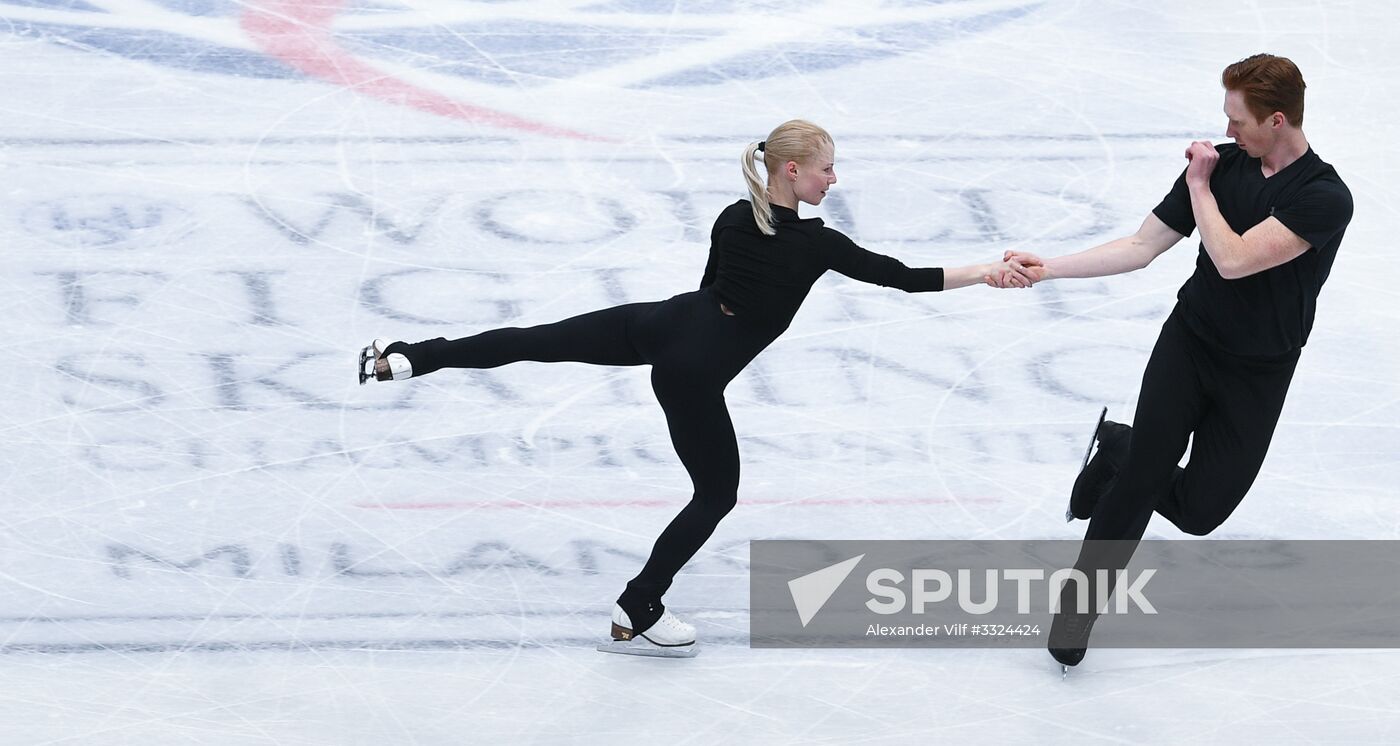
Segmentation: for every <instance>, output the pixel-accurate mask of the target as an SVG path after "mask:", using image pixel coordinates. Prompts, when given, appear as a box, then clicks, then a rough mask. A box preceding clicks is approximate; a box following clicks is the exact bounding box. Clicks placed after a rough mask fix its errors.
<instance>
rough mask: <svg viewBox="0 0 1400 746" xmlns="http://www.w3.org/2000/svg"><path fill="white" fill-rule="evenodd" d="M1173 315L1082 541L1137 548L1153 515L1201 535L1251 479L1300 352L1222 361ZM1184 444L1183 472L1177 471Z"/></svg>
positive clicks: (1219, 354) (1227, 510) (1223, 514)
mask: <svg viewBox="0 0 1400 746" xmlns="http://www.w3.org/2000/svg"><path fill="white" fill-rule="evenodd" d="M1181 314H1182V311H1181V309H1180V308H1179V307H1178V308H1177V309H1176V310H1174V311H1172V314H1171V315H1170V316H1169V317H1167V321H1166V323H1164V324H1163V325H1162V334H1161V336H1159V337H1158V338H1157V345H1156V347H1154V348H1153V350H1152V356H1151V358H1149V359H1148V361H1147V370H1146V371H1144V373H1143V376H1142V391H1141V393H1140V394H1139V395H1138V406H1137V413H1136V414H1135V415H1134V417H1133V438H1132V443H1131V445H1130V447H1129V449H1128V458H1127V461H1126V462H1125V463H1124V465H1123V468H1122V470H1121V471H1120V472H1119V477H1118V482H1117V484H1115V485H1114V487H1113V489H1112V490H1110V491H1109V493H1108V494H1107V495H1105V496H1104V497H1103V498H1102V499H1100V500H1099V503H1098V505H1097V506H1096V507H1095V508H1094V515H1093V517H1092V518H1090V520H1089V529H1088V532H1087V533H1086V534H1085V537H1084V538H1085V539H1129V540H1137V539H1140V538H1142V535H1143V532H1145V531H1146V530H1147V523H1148V520H1149V519H1150V518H1151V517H1152V512H1153V510H1154V509H1155V510H1156V511H1157V512H1158V513H1160V514H1161V515H1163V516H1165V517H1166V518H1167V520H1170V521H1171V522H1172V523H1174V524H1176V526H1177V528H1180V529H1181V530H1182V531H1185V532H1186V533H1188V534H1196V535H1198V536H1204V535H1206V534H1209V533H1210V532H1211V531H1213V530H1215V528H1216V527H1217V526H1219V525H1220V524H1221V523H1223V522H1224V521H1225V519H1226V518H1228V517H1229V516H1230V514H1231V513H1233V512H1234V510H1235V507H1236V506H1238V505H1239V504H1240V500H1242V499H1243V498H1244V495H1245V493H1246V492H1248V491H1249V488H1250V486H1251V485H1253V484H1254V478H1255V477H1256V476H1258V475H1259V467H1260V466H1261V465H1262V464H1263V463H1264V456H1265V455H1266V454H1267V453H1268V450H1269V441H1270V440H1272V438H1273V435H1274V427H1275V426H1276V425H1277V424H1278V418H1279V414H1280V412H1281V411H1282V410H1283V401H1284V397H1285V396H1286V395H1287V394H1288V385H1289V383H1290V382H1291V381H1292V380H1293V370H1294V368H1296V367H1297V365H1298V355H1299V352H1300V351H1299V350H1293V351H1292V352H1289V353H1286V354H1284V355H1281V356H1278V357H1275V358H1253V357H1240V356H1236V355H1231V354H1230V353H1228V352H1225V351H1224V350H1221V349H1219V348H1217V347H1215V346H1213V345H1211V344H1210V343H1208V342H1205V341H1203V340H1201V339H1200V338H1199V337H1198V336H1197V335H1196V334H1195V333H1194V332H1192V331H1191V329H1190V328H1189V327H1188V326H1187V325H1186V322H1185V321H1184V320H1183V319H1182V317H1181ZM1188 438H1193V440H1192V443H1191V458H1190V460H1189V461H1188V462H1187V465H1186V467H1185V468H1184V469H1183V468H1179V467H1178V466H1177V462H1178V461H1180V460H1181V456H1182V454H1183V453H1185V452H1186V443H1187V439H1188Z"/></svg>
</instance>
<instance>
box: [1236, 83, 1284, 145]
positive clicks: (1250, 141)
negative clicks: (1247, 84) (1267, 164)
mask: <svg viewBox="0 0 1400 746" xmlns="http://www.w3.org/2000/svg"><path fill="white" fill-rule="evenodd" d="M1225 117H1226V119H1228V120H1229V122H1230V123H1229V125H1227V126H1226V127H1225V136H1226V137H1233V138H1235V144H1236V145H1239V146H1240V149H1241V150H1243V151H1244V152H1246V153H1248V154H1249V156H1250V157H1251V158H1262V157H1263V156H1264V154H1265V153H1267V152H1269V150H1270V149H1272V148H1273V146H1274V140H1275V139H1276V138H1277V130H1276V129H1275V128H1274V127H1273V126H1272V125H1273V120H1274V118H1273V117H1272V116H1268V117H1265V118H1264V120H1263V121H1262V122H1261V121H1259V120H1258V119H1256V118H1255V117H1254V113H1253V112H1251V111H1250V110H1249V107H1248V106H1246V105H1245V103H1244V93H1242V92H1240V91H1226V92H1225Z"/></svg>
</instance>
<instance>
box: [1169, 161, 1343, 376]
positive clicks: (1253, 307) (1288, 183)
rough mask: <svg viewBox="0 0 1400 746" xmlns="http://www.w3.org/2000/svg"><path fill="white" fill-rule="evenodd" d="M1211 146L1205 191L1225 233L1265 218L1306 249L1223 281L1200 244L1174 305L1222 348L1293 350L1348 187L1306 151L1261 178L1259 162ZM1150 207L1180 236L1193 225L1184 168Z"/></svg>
mask: <svg viewBox="0 0 1400 746" xmlns="http://www.w3.org/2000/svg"><path fill="white" fill-rule="evenodd" d="M1216 150H1217V151H1218V152H1219V153H1220V160H1219V161H1218V162H1217V163H1216V165H1215V170H1214V171H1213V172H1212V173H1211V176H1210V191H1211V193H1212V194H1214V195H1215V201H1216V203H1217V204H1218V205H1219V206H1220V214H1221V215H1223V216H1224V217H1225V221H1226V222H1227V223H1229V224H1230V228H1231V230H1233V231H1234V232H1235V233H1238V234H1240V235H1244V233H1245V231H1248V230H1249V229H1250V228H1253V227H1254V226H1256V225H1258V224H1259V223H1262V222H1264V221H1265V220H1267V219H1268V218H1269V217H1270V216H1273V217H1275V218H1278V220H1279V222H1281V223H1283V225H1284V226H1285V227H1287V228H1288V229H1289V230H1290V231H1293V232H1294V233H1295V234H1297V235H1298V236H1300V237H1301V238H1302V239H1303V240H1304V241H1307V242H1308V244H1310V245H1311V248H1309V249H1308V250H1307V251H1305V252H1303V253H1302V254H1301V255H1300V256H1298V257H1297V258H1295V259H1293V260H1292V261H1289V262H1285V263H1283V264H1281V265H1279V266H1277V267H1274V268H1272V269H1268V270H1265V271H1263V272H1256V273H1255V274H1252V275H1249V276H1248V277H1241V278H1239V279H1236V280H1226V279H1224V278H1222V277H1221V276H1220V272H1219V271H1217V270H1216V268H1215V263H1214V262H1212V261H1211V258H1210V255H1209V254H1207V253H1206V248H1205V244H1204V243H1202V244H1201V246H1200V253H1199V254H1198V255H1197V257H1196V271H1195V273H1194V274H1192V275H1191V277H1190V279H1188V280H1187V281H1186V284H1185V285H1182V286H1181V290H1180V292H1178V293H1177V305H1178V306H1179V307H1180V309H1181V310H1182V311H1183V312H1184V318H1185V320H1186V323H1187V325H1188V326H1190V328H1191V330H1192V331H1193V332H1195V333H1196V334H1197V335H1199V336H1200V337H1202V338H1203V339H1205V340H1206V341H1208V342H1212V343H1214V344H1215V345H1217V346H1219V347H1222V348H1224V349H1225V350H1226V351H1228V352H1232V353H1234V354H1237V355H1248V356H1258V357H1266V356H1275V355H1281V354H1284V353H1287V352H1290V351H1292V350H1296V349H1298V348H1300V347H1302V346H1303V345H1304V344H1305V343H1306V342H1307V341H1308V332H1310V331H1312V325H1313V317H1314V315H1315V313H1316V310H1317V295H1318V292H1319V291H1321V290H1322V283H1324V282H1326V281H1327V275H1328V273H1329V272H1331V270H1332V261H1333V259H1335V258H1336V256H1337V247H1338V246H1340V245H1341V242H1342V235H1343V234H1344V233H1345V232H1346V227H1347V223H1349V222H1351V213H1352V202H1351V192H1350V191H1349V190H1348V189H1347V186H1346V184H1344V183H1342V179H1341V177H1339V176H1337V172H1336V170H1335V169H1333V168H1332V166H1330V165H1328V164H1327V163H1325V162H1324V161H1323V160H1322V159H1321V158H1319V157H1317V154H1316V153H1314V152H1313V151H1312V149H1311V148H1309V149H1308V152H1306V153H1304V154H1303V155H1302V157H1300V158H1299V159H1298V160H1296V161H1294V162H1292V163H1290V164H1288V166H1287V167H1286V168H1284V169H1283V170H1281V171H1279V172H1278V173H1276V174H1274V175H1273V176H1271V177H1269V178H1264V172H1263V170H1262V168H1261V166H1262V165H1263V164H1262V162H1261V161H1260V160H1259V159H1258V158H1251V157H1250V156H1249V154H1248V153H1245V152H1244V151H1243V150H1241V149H1240V147H1239V146H1238V145H1235V144H1233V143H1230V144H1226V145H1218V146H1216ZM1152 212H1153V214H1155V215H1156V216H1157V217H1158V218H1160V219H1161V221H1162V222H1163V223H1166V224H1167V226H1168V227H1170V228H1171V229H1172V230H1174V231H1176V232H1178V233H1180V234H1181V235H1183V236H1189V235H1191V232H1192V231H1194V230H1195V229H1196V218H1195V215H1194V214H1193V213H1192V212H1191V194H1190V191H1189V190H1188V188H1187V186H1186V172H1185V171H1183V172H1182V174H1181V176H1179V177H1178V178H1177V180H1176V183H1175V184H1174V185H1173V186H1172V190H1171V192H1169V193H1168V194H1167V196H1166V197H1165V198H1164V199H1163V200H1162V203H1161V204H1159V205H1157V207H1156V208H1155V209H1154V210H1153V211H1152Z"/></svg>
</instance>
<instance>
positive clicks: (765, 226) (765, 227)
mask: <svg viewBox="0 0 1400 746" xmlns="http://www.w3.org/2000/svg"><path fill="white" fill-rule="evenodd" d="M759 144H760V143H756V142H751V143H749V146H748V147H747V148H744V158H743V160H742V161H741V163H740V165H742V166H743V168H744V183H745V184H748V185H749V201H750V202H752V203H753V222H754V223H755V224H756V225H757V226H758V229H759V230H760V231H762V232H763V235H765V236H772V235H776V234H777V232H778V231H777V230H776V229H775V228H773V206H772V205H770V204H768V187H766V186H764V184H763V178H762V177H761V176H759V174H758V166H756V165H755V164H754V161H756V160H758V159H759V158H762V157H763V154H762V151H760V150H759V149H758V146H759Z"/></svg>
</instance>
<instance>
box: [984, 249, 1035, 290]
mask: <svg viewBox="0 0 1400 746" xmlns="http://www.w3.org/2000/svg"><path fill="white" fill-rule="evenodd" d="M982 279H983V281H984V282H986V283H987V285H988V286H990V287H994V288H1028V287H1030V286H1032V285H1034V284H1035V283H1037V282H1040V281H1041V280H1043V279H1045V263H1044V262H1043V261H1041V259H1040V257H1038V256H1036V255H1035V254H1030V253H1026V252H1019V251H1008V252H1006V253H1005V254H1004V255H1002V258H1001V262H999V263H997V264H994V265H992V267H991V270H990V271H989V272H988V273H987V274H986V276H984V277H983V278H982Z"/></svg>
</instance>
